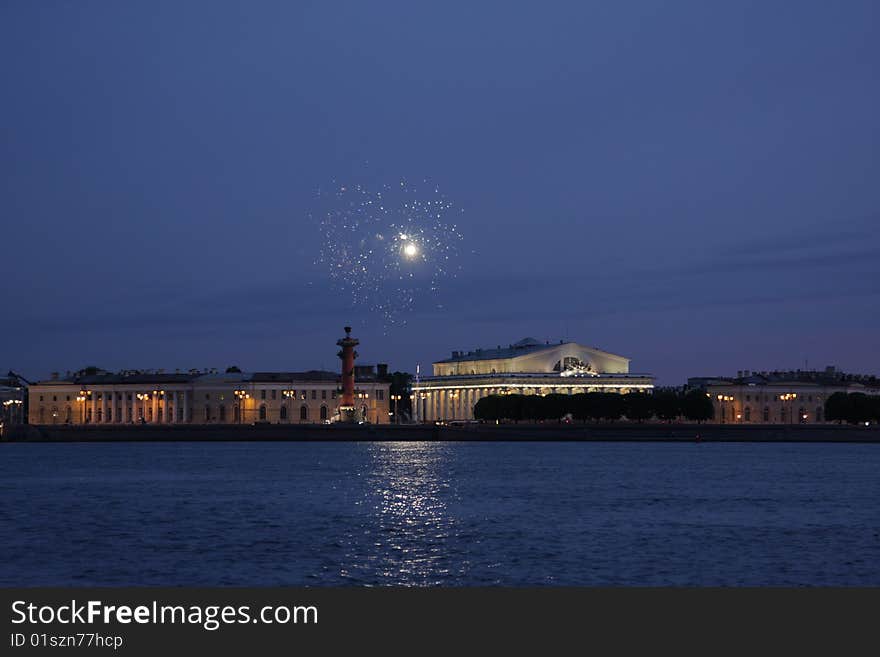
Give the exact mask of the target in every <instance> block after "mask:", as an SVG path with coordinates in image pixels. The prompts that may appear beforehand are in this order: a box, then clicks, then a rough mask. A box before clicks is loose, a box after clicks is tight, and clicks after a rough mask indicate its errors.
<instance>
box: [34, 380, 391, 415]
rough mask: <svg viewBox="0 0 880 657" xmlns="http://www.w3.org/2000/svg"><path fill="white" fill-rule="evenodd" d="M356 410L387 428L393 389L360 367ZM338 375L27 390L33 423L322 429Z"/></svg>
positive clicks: (333, 409)
mask: <svg viewBox="0 0 880 657" xmlns="http://www.w3.org/2000/svg"><path fill="white" fill-rule="evenodd" d="M357 369H358V378H357V380H356V387H355V404H356V406H357V408H358V411H359V412H360V414H361V416H362V417H364V418H365V420H366V421H367V422H370V423H373V424H387V423H388V406H389V404H388V402H389V386H390V384H389V383H388V382H387V381H385V380H383V379H384V376H382V372H384V369H380V373H379V374H376V373H374V372H372V367H369V366H358V368H357ZM339 378H340V377H339V374H338V373H336V372H324V371H309V372H253V373H240V372H236V373H225V374H221V373H217V372H216V371H211V372H199V371H193V372H189V373H174V374H166V373H161V372H142V371H126V372H119V373H110V372H102V371H98V372H96V373H90V374H79V375H74V376H71V377H69V378H68V377H66V378H65V379H61V378H60V377H56V378H53V379H51V380H49V381H41V382H39V383H35V384H33V385H31V386H30V387H29V392H28V395H29V422H30V423H31V424H132V423H135V424H140V423H149V424H181V423H184V424H215V423H216V424H252V423H255V422H269V423H282V424H285V423H290V424H293V423H323V422H332V421H334V420H335V419H336V416H337V407H338V401H337V400H338V397H339Z"/></svg>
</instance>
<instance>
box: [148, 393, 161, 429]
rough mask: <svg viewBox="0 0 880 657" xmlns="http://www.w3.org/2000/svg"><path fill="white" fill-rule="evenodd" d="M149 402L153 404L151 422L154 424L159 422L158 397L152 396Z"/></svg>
mask: <svg viewBox="0 0 880 657" xmlns="http://www.w3.org/2000/svg"><path fill="white" fill-rule="evenodd" d="M150 401H152V402H153V405H152V408H153V419H152V420H151V421H152V423H153V424H156V423H157V422H158V421H159V395H153V396H152V399H151V400H150Z"/></svg>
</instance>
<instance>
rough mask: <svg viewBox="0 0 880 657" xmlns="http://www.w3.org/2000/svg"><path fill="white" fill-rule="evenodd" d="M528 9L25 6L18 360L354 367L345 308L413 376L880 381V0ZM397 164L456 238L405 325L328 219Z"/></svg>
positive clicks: (8, 160) (15, 49)
mask: <svg viewBox="0 0 880 657" xmlns="http://www.w3.org/2000/svg"><path fill="white" fill-rule="evenodd" d="M529 5H530V6H526V3H509V2H463V3H458V2H442V3H441V2H436V3H430V4H428V3H419V2H412V1H407V2H404V1H400V2H311V3H306V2H299V3H295V2H280V1H279V2H248V3H240V2H219V1H214V2H184V1H179V0H178V1H173V2H158V1H156V0H152V1H150V2H124V3H119V2H110V1H107V2H48V1H44V2H29V1H17V2H11V1H7V2H4V3H3V4H2V7H0V67H2V80H0V82H2V98H3V101H2V103H0V130H2V148H0V217H2V235H0V239H2V256H3V264H4V267H3V271H4V274H3V283H4V286H3V287H4V290H3V296H4V303H3V308H4V311H3V315H4V318H5V319H7V321H4V322H3V323H2V326H0V344H2V345H3V347H2V350H0V368H2V369H3V371H5V369H7V368H13V369H16V370H17V371H20V372H21V373H23V374H25V375H30V376H34V377H43V376H46V375H47V374H48V373H49V372H50V371H52V370H61V371H64V370H66V369H76V368H79V367H81V366H83V365H86V364H96V365H99V366H103V367H106V368H108V369H119V368H139V367H140V368H153V367H154V368H159V367H164V368H166V369H174V368H177V367H180V368H187V369H188V368H190V367H219V368H222V367H226V366H227V365H229V364H237V365H239V366H241V367H242V368H246V369H307V368H312V367H325V368H333V369H335V368H336V367H337V362H336V361H337V359H336V356H335V352H336V348H335V345H334V344H333V343H334V341H335V340H336V338H337V337H339V335H340V334H341V327H342V326H343V325H344V324H347V323H351V324H353V325H354V326H356V327H357V328H356V332H357V334H358V336H359V337H360V338H361V341H362V347H361V348H360V353H361V360H362V361H364V362H376V361H387V362H389V363H390V364H391V366H392V367H393V368H396V369H407V370H413V369H414V368H415V363H417V362H420V363H422V365H423V368H424V367H426V366H427V365H428V364H429V363H430V362H431V360H435V359H439V358H442V357H446V356H448V355H449V353H448V352H449V351H451V350H453V349H467V348H473V347H476V346H494V345H497V344H507V343H509V342H514V341H516V340H518V339H520V338H522V337H524V336H534V337H536V338H539V339H554V340H555V339H559V338H571V339H574V340H578V341H580V342H583V343H586V344H589V345H595V346H599V347H601V348H604V349H607V350H609V351H613V352H617V353H621V354H624V355H627V356H629V357H631V358H632V359H633V362H632V367H633V369H634V370H636V371H648V372H653V373H655V374H656V375H658V377H659V379H660V382H661V383H664V384H678V383H682V382H684V379H685V378H686V377H687V376H689V375H705V374H717V373H722V374H730V373H734V372H735V371H736V370H737V369H774V368H798V367H804V365H805V362H807V361H808V362H809V366H810V367H824V366H825V365H827V364H836V365H838V366H840V367H843V368H845V369H848V370H852V371H859V372H875V373H876V372H880V340H878V330H877V326H878V323H880V311H878V300H880V299H878V295H880V286H878V273H880V259H878V256H880V248H878V243H877V238H876V228H875V227H876V225H877V223H878V220H880V157H878V153H880V130H878V125H880V76H878V63H880V40H878V39H877V38H876V28H877V25H878V23H880V5H878V3H876V2H874V1H870V0H867V1H857V0H847V1H846V2H840V3H829V2H824V1H823V2H818V1H812V0H809V1H804V2H797V3H794V2H773V1H767V0H764V1H760V2H705V1H696V0H694V1H681V2H662V3H661V2H656V1H653V0H650V1H649V0H644V1H628V2H627V1H621V2H584V1H581V2H558V3H548V2H544V3H529ZM402 177H404V178H407V179H420V178H423V177H429V178H430V179H431V180H432V181H433V182H435V183H436V184H438V185H439V186H440V187H441V188H442V190H443V191H444V192H445V193H446V194H447V195H448V196H449V197H451V198H453V199H455V201H456V202H457V204H458V205H459V206H460V207H463V208H464V209H465V213H464V215H463V218H462V221H461V223H460V226H459V227H460V231H461V232H462V234H463V235H464V238H465V239H464V243H463V245H464V248H463V253H462V256H461V262H460V265H461V274H460V276H459V278H458V279H457V280H456V281H453V282H451V283H450V284H448V285H447V286H445V287H444V288H443V289H441V290H440V291H439V292H438V294H437V296H436V298H431V299H426V300H424V303H421V304H419V305H418V306H417V308H416V310H415V311H414V312H413V313H412V314H411V315H410V316H409V323H408V325H407V326H406V328H392V329H390V330H388V331H385V330H384V329H383V327H382V325H381V323H380V321H379V319H378V318H377V317H374V316H372V315H371V314H370V313H368V312H365V311H364V310H363V309H353V308H350V307H349V306H348V303H347V301H346V300H344V299H336V298H335V297H334V296H333V294H332V293H331V292H330V290H329V285H328V281H327V279H326V276H324V274H323V272H322V271H321V270H320V269H319V268H318V267H317V266H316V265H315V257H316V254H317V250H318V248H319V245H320V239H321V236H320V232H319V231H318V230H317V226H316V225H315V223H314V221H313V220H310V218H309V212H310V211H311V210H312V209H313V207H314V190H315V189H316V188H317V187H319V186H324V185H327V184H328V183H329V182H330V181H331V180H333V179H337V180H342V181H349V182H352V183H354V182H362V183H365V184H369V185H378V184H381V183H383V182H388V181H394V180H397V179H400V178H402ZM438 304H440V305H442V306H443V309H442V310H439V309H437V307H436V306H437V305H438Z"/></svg>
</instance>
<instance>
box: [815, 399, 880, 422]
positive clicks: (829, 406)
mask: <svg viewBox="0 0 880 657" xmlns="http://www.w3.org/2000/svg"><path fill="white" fill-rule="evenodd" d="M825 419H826V420H828V421H829V422H834V421H836V422H849V423H850V424H860V423H862V422H880V396H877V395H866V394H865V393H863V392H852V393H849V394H847V393H845V392H835V393H834V394H833V395H831V396H830V397H829V398H828V399H827V400H826V401H825Z"/></svg>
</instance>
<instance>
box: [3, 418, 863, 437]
mask: <svg viewBox="0 0 880 657" xmlns="http://www.w3.org/2000/svg"><path fill="white" fill-rule="evenodd" d="M3 440H4V441H9V442H102V441H105V442H125V441H184V440H190V441H231V440H238V441H258V440H265V441H350V440H367V441H370V440H389V441H391V440H409V441H418V440H463V441H480V440H483V441H529V440H536V441H537V440H552V441H670V442H678V441H687V442H696V441H700V442H880V426H870V427H864V426H848V425H830V424H829V425H751V426H749V425H732V424H721V425H717V424H703V425H698V424H656V423H652V424H629V423H620V422H617V423H608V424H571V425H566V424H552V423H547V424H502V425H492V424H486V425H482V424H477V425H465V426H433V425H402V426H394V425H390V426H389V425H385V426H369V425H353V426H351V425H308V424H258V425H243V426H242V425H165V426H162V425H159V426H153V425H122V426H86V427H71V426H27V425H25V426H17V427H10V428H9V430H8V431H7V433H6V435H5V436H3Z"/></svg>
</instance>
